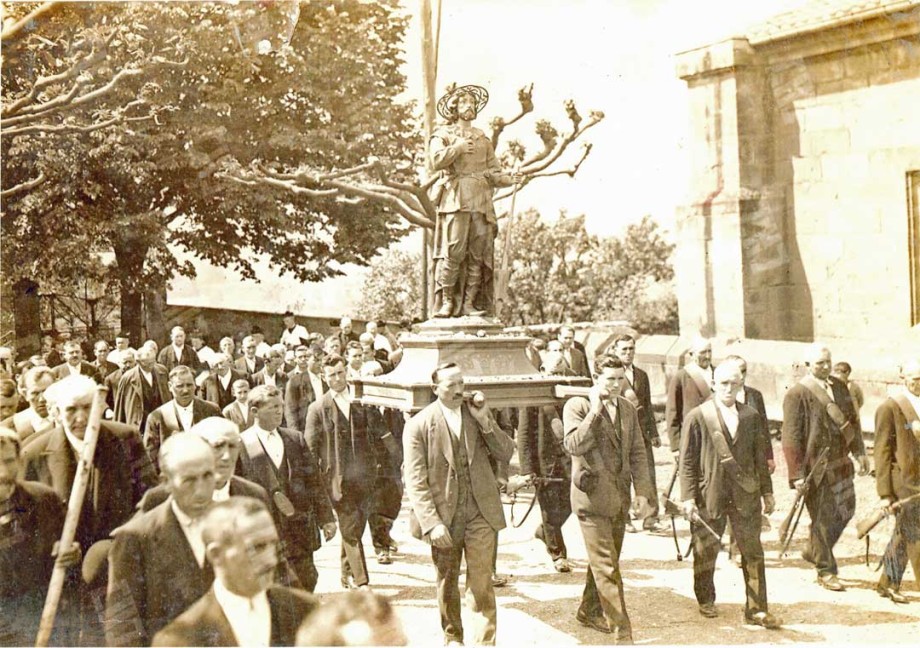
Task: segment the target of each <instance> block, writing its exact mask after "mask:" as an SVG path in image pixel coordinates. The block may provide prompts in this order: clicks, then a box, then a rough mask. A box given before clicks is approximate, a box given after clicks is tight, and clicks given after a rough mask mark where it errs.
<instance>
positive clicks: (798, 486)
mask: <svg viewBox="0 0 920 648" xmlns="http://www.w3.org/2000/svg"><path fill="white" fill-rule="evenodd" d="M792 485H793V486H794V487H795V490H796V491H798V493H799V494H800V495H802V496H804V495H805V490H806V488H805V480H804V479H796V480H795V481H794V482H792Z"/></svg>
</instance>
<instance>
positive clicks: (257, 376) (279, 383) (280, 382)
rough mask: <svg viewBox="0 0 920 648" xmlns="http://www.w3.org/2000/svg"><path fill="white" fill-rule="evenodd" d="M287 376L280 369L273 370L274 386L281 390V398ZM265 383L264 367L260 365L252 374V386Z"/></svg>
mask: <svg viewBox="0 0 920 648" xmlns="http://www.w3.org/2000/svg"><path fill="white" fill-rule="evenodd" d="M287 383H288V377H287V375H286V374H285V373H284V372H282V371H281V370H280V369H279V370H278V371H276V372H275V386H276V387H277V388H278V391H280V392H281V396H282V398H283V397H284V394H285V390H286V389H287ZM264 384H265V367H262V368H261V369H259V370H258V371H257V372H255V373H254V374H252V386H253V387H257V386H258V385H264Z"/></svg>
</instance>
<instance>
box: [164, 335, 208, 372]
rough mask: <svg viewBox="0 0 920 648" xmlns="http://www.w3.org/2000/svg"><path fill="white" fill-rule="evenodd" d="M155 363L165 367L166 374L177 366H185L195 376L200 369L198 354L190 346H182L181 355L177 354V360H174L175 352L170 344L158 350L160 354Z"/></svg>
mask: <svg viewBox="0 0 920 648" xmlns="http://www.w3.org/2000/svg"><path fill="white" fill-rule="evenodd" d="M157 362H159V363H160V364H161V365H163V366H164V367H166V373H167V374H169V372H170V371H172V370H173V369H174V368H175V367H178V366H179V365H185V366H186V367H188V368H189V369H191V370H192V373H195V374H197V373H198V370H199V368H200V367H201V360H199V359H198V352H197V351H195V349H194V348H193V347H192V345H191V344H184V345H183V346H182V353H181V354H179V360H176V350H175V349H174V348H173V345H172V344H171V343H170V344H169V345H167V346H165V347H163V348H162V349H160V353H159V355H158V356H157Z"/></svg>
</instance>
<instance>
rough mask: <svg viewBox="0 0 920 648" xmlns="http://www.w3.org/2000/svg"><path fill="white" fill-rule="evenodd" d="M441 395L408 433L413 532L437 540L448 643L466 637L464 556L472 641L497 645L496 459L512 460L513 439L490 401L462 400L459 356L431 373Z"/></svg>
mask: <svg viewBox="0 0 920 648" xmlns="http://www.w3.org/2000/svg"><path fill="white" fill-rule="evenodd" d="M431 383H432V391H433V392H434V393H435V395H436V396H437V400H436V401H435V402H434V403H432V404H431V405H429V406H428V407H426V408H425V409H423V410H422V411H421V412H419V413H418V414H416V415H415V416H413V417H412V418H411V419H410V420H409V422H408V423H406V428H405V431H404V432H403V453H404V455H403V456H404V457H405V461H404V478H405V483H406V495H407V497H408V498H409V503H410V505H411V506H412V513H411V515H410V519H409V526H410V529H411V530H412V535H413V536H415V537H416V538H418V539H425V541H426V542H429V543H430V544H431V557H432V560H433V561H434V565H435V568H436V569H437V573H438V608H439V609H440V611H441V628H442V629H443V631H444V639H445V642H459V643H461V644H462V643H463V622H462V619H461V616H460V587H459V584H458V581H459V578H460V563H461V560H463V559H464V557H465V559H466V592H467V594H466V596H467V600H468V601H469V607H470V612H471V614H472V616H473V618H474V620H475V622H476V627H475V628H474V636H473V641H472V642H473V643H475V644H478V645H494V644H495V628H496V620H497V613H496V607H495V590H494V589H493V585H492V557H493V555H494V553H495V549H496V545H497V542H498V532H499V531H500V530H501V529H503V528H505V513H504V511H503V510H502V503H501V498H500V497H499V494H498V482H497V480H496V477H495V469H494V468H493V467H492V462H493V461H494V462H496V463H497V464H502V463H507V462H508V461H510V460H511V455H512V454H513V453H514V441H512V439H511V438H510V437H509V436H508V435H507V434H506V433H505V432H504V431H503V430H502V429H501V428H500V427H499V426H498V424H496V423H495V420H494V419H493V417H492V414H491V412H490V410H489V407H488V405H486V404H485V403H484V402H483V403H482V404H477V403H470V404H467V403H465V402H464V400H463V386H464V383H463V372H462V371H461V370H460V367H459V366H457V365H456V364H454V363H447V364H442V365H440V366H439V367H438V368H437V369H435V370H434V372H433V373H432V376H431Z"/></svg>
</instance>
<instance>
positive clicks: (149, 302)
mask: <svg viewBox="0 0 920 648" xmlns="http://www.w3.org/2000/svg"><path fill="white" fill-rule="evenodd" d="M144 305H145V306H146V309H145V311H146V313H145V315H146V318H145V320H146V323H147V337H148V338H149V339H151V340H156V341H157V342H158V343H160V344H163V343H164V340H167V339H168V338H169V336H168V335H167V332H166V287H165V286H159V287H158V288H154V289H152V290H147V291H146V292H145V293H144Z"/></svg>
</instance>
